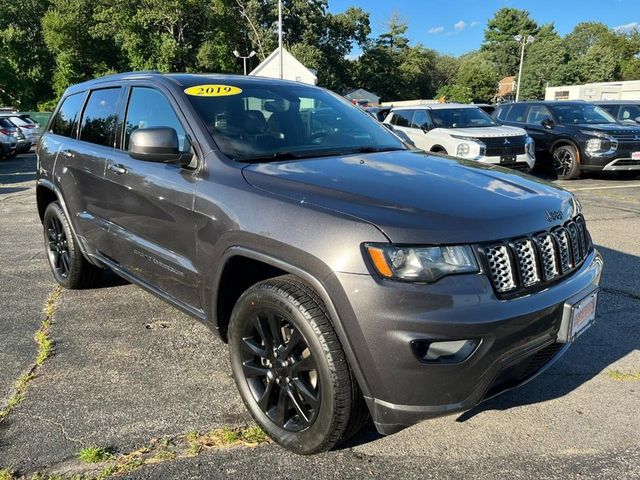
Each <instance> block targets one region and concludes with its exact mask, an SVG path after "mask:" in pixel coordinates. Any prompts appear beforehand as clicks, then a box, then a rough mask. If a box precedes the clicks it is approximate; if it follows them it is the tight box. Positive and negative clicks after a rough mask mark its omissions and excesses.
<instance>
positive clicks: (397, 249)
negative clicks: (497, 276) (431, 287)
mask: <svg viewBox="0 0 640 480" xmlns="http://www.w3.org/2000/svg"><path fill="white" fill-rule="evenodd" d="M365 250H366V252H367V255H368V256H369V259H370V260H371V263H372V264H373V266H374V267H375V269H376V271H377V272H378V273H379V274H380V276H382V277H384V278H389V279H394V280H404V281H411V282H424V283H431V282H435V281H436V280H438V279H440V278H442V277H444V276H446V275H453V274H457V273H476V272H479V271H480V269H479V267H478V262H477V261H476V257H475V255H474V254H473V250H472V249H471V247H470V246H468V245H454V246H436V247H407V246H400V245H388V244H366V245H365Z"/></svg>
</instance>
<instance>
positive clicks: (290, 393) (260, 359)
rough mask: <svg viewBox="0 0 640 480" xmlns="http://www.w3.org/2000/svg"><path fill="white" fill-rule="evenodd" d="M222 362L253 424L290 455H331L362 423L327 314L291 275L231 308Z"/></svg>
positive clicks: (359, 402) (363, 410) (358, 396)
mask: <svg viewBox="0 0 640 480" xmlns="http://www.w3.org/2000/svg"><path fill="white" fill-rule="evenodd" d="M228 338H229V356H230V360H231V368H232V370H233V376H234V379H235V381H236V385H237V387H238V391H239V393H240V396H241V397H242V400H243V401H244V404H245V405H246V407H247V409H248V410H249V413H251V416H252V417H253V418H254V420H255V421H256V423H257V424H258V425H259V426H260V427H261V428H262V429H263V430H264V431H265V432H266V433H267V435H269V436H270V437H271V438H272V439H273V440H274V441H276V442H277V443H279V444H280V445H282V446H283V447H285V448H287V449H289V450H291V451H292V452H295V453H299V454H304V455H309V454H313V453H319V452H324V451H327V450H330V449H331V448H333V447H334V446H335V445H337V444H338V443H340V442H344V441H345V440H346V439H348V438H350V437H351V436H352V435H354V434H355V433H356V432H357V431H358V430H359V429H360V428H361V427H362V426H363V425H364V424H365V423H366V422H367V421H368V419H369V411H368V409H367V407H366V405H365V403H364V399H363V397H362V393H361V392H360V389H359V388H358V384H357V382H356V381H355V380H354V378H353V374H352V372H351V369H350V368H349V364H348V362H347V359H346V357H345V353H344V351H343V350H342V346H341V344H340V341H339V340H338V337H337V335H336V332H335V330H334V328H333V325H332V323H331V319H330V318H329V316H328V315H327V308H326V307H325V305H324V302H323V301H322V299H321V298H320V296H319V295H318V294H317V293H316V291H315V290H314V289H313V287H311V286H310V285H309V284H308V283H306V282H304V281H303V280H301V279H300V278H298V277H296V276H294V275H283V276H281V277H276V278H271V279H268V280H264V281H262V282H258V283H256V284H255V285H253V286H252V287H250V288H249V289H248V290H247V291H245V292H244V293H243V294H242V295H241V296H240V298H239V299H238V301H237V302H236V305H235V307H234V309H233V313H232V314H231V319H230V322H229V328H228Z"/></svg>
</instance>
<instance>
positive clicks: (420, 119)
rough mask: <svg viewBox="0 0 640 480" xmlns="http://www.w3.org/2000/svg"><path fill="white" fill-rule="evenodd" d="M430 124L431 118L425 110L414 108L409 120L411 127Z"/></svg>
mask: <svg viewBox="0 0 640 480" xmlns="http://www.w3.org/2000/svg"><path fill="white" fill-rule="evenodd" d="M430 124H431V119H430V118H429V114H428V113H427V111H426V110H416V111H415V113H414V114H413V119H412V120H411V128H422V127H427V126H429V125H430Z"/></svg>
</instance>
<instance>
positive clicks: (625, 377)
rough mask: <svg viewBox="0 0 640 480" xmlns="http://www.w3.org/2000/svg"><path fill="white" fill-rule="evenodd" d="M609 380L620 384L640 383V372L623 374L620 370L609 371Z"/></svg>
mask: <svg viewBox="0 0 640 480" xmlns="http://www.w3.org/2000/svg"><path fill="white" fill-rule="evenodd" d="M607 375H608V376H609V378H611V379H613V380H617V381H619V382H638V381H640V372H621V371H620V370H609V371H608V372H607Z"/></svg>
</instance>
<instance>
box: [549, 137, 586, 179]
mask: <svg viewBox="0 0 640 480" xmlns="http://www.w3.org/2000/svg"><path fill="white" fill-rule="evenodd" d="M579 158H580V156H579V153H578V149H577V148H576V147H574V146H573V145H561V146H559V147H558V148H556V149H555V150H554V151H553V170H554V172H555V174H556V175H557V176H558V180H573V179H574V178H578V177H579V176H580V160H579Z"/></svg>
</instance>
